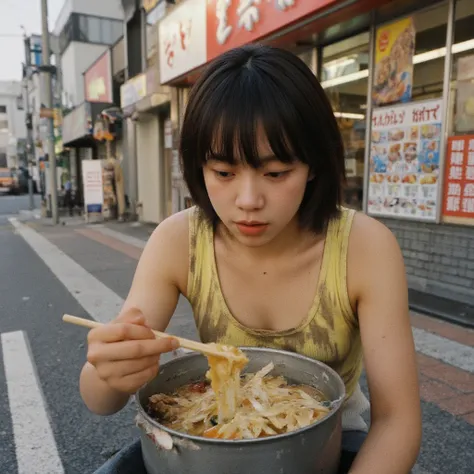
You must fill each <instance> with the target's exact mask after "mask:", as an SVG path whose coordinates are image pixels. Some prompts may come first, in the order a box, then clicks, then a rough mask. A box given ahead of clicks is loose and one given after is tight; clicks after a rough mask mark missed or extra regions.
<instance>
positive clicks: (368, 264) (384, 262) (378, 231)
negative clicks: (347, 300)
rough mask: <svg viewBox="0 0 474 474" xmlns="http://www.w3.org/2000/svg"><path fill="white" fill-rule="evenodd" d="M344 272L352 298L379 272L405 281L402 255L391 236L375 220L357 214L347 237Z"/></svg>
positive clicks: (395, 240) (394, 238)
mask: <svg viewBox="0 0 474 474" xmlns="http://www.w3.org/2000/svg"><path fill="white" fill-rule="evenodd" d="M347 270H348V286H349V289H350V290H352V291H350V292H351V293H352V294H353V295H354V294H359V290H360V287H362V286H364V285H365V283H366V281H372V276H373V275H374V274H380V272H381V271H383V272H391V273H392V277H393V278H402V279H404V277H405V275H404V265H403V255H402V252H401V249H400V246H399V244H398V241H397V239H396V237H395V235H394V234H393V232H392V231H391V230H390V229H389V228H388V227H387V226H386V225H385V224H383V223H382V222H380V221H378V220H377V219H374V218H372V217H370V216H367V215H366V214H363V213H357V214H356V215H355V216H354V221H353V223H352V228H351V233H350V237H349V246H348V266H347Z"/></svg>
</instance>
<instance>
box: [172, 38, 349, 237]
mask: <svg viewBox="0 0 474 474" xmlns="http://www.w3.org/2000/svg"><path fill="white" fill-rule="evenodd" d="M259 127H261V129H262V130H263V131H264V132H265V133H266V137H267V140H268V143H269V145H270V147H271V149H272V152H273V153H274V154H275V156H276V157H277V159H279V160H280V161H282V162H285V163H289V162H292V161H295V160H299V161H301V162H303V163H305V164H307V165H308V166H309V168H310V175H311V177H312V179H311V180H310V181H308V184H307V186H306V190H305V193H304V197H303V201H302V203H301V205H300V208H299V210H298V218H299V223H300V225H301V227H302V228H305V229H308V230H311V231H314V232H321V231H323V230H324V229H325V227H326V225H327V223H328V221H329V220H330V219H331V218H332V217H334V216H336V215H337V214H338V212H339V209H340V206H341V199H342V186H343V184H344V183H345V164H344V145H343V142H342V137H341V133H340V131H339V127H338V124H337V121H336V119H335V117H334V112H333V110H332V108H331V105H330V103H329V100H328V98H327V96H326V93H325V92H324V90H323V88H322V87H321V85H320V83H319V81H318V80H317V78H316V77H315V75H314V74H313V73H312V72H311V70H310V69H309V68H308V67H307V66H306V65H305V64H304V62H303V61H301V60H300V59H299V58H298V57H297V56H295V55H294V54H292V53H290V52H288V51H285V50H282V49H278V48H272V47H268V46H262V45H247V46H243V47H240V48H235V49H232V50H229V51H227V52H225V53H224V54H222V55H221V56H219V57H217V58H216V59H214V60H213V61H212V62H211V63H210V64H209V66H208V67H207V68H206V69H205V71H204V72H203V73H202V74H201V76H200V77H199V79H198V80H197V82H196V84H195V85H194V86H193V88H192V89H191V91H190V94H189V100H188V103H187V106H186V111H185V114H184V118H183V124H182V128H181V136H180V150H179V151H180V157H181V165H182V168H183V176H184V180H185V182H186V185H187V187H188V189H189V191H190V193H191V197H192V199H193V200H194V203H195V204H196V205H197V206H198V207H200V208H201V209H202V210H203V211H204V213H205V215H206V216H207V217H208V218H209V219H210V221H211V222H212V223H213V224H214V225H216V224H217V222H218V221H219V219H218V217H217V215H216V212H215V211H214V208H213V207H212V205H211V202H210V200H209V196H208V194H207V190H206V186H205V183H204V177H203V169H202V168H203V165H204V164H205V162H206V161H207V160H208V159H209V158H210V157H212V156H213V155H219V157H220V159H224V160H225V161H226V162H228V163H230V164H235V163H236V162H239V160H242V161H244V162H245V163H246V164H248V165H249V166H252V167H254V168H258V167H259V166H260V160H259V156H258V152H257V136H256V135H257V130H258V128H259ZM217 144H218V145H217ZM216 146H218V148H219V149H218V150H216V149H215V148H216ZM236 155H237V156H236ZM222 157H223V158H222Z"/></svg>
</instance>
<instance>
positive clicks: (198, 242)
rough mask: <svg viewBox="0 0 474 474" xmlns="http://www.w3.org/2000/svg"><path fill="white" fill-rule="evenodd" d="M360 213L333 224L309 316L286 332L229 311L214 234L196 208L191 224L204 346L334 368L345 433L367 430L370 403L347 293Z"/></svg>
mask: <svg viewBox="0 0 474 474" xmlns="http://www.w3.org/2000/svg"><path fill="white" fill-rule="evenodd" d="M354 214H355V211H353V210H349V209H345V208H343V209H342V211H341V212H340V213H339V215H338V217H337V218H334V219H332V220H331V221H330V222H329V225H328V228H327V234H326V241H325V244H324V251H323V257H322V263H321V270H320V275H319V282H318V285H317V289H316V293H315V296H314V300H313V303H312V305H311V308H310V310H309V313H308V315H307V316H306V318H304V320H303V321H302V322H301V323H300V324H299V326H297V327H295V328H293V329H289V330H285V331H269V330H259V329H251V328H248V327H245V326H244V325H242V324H241V323H240V322H239V321H238V320H237V319H236V318H235V317H234V316H233V315H232V313H231V311H230V310H229V308H228V307H227V304H226V301H225V298H224V296H223V293H222V290H221V286H220V281H219V275H218V271H217V264H216V260H215V253H214V229H213V226H212V224H211V223H210V222H209V221H208V220H207V219H206V218H205V216H204V214H203V213H202V211H200V210H199V209H198V208H196V207H195V208H193V209H192V210H191V212H190V221H189V245H190V248H189V255H190V261H189V275H188V288H187V293H188V295H187V296H188V300H189V302H190V303H191V306H192V309H193V313H194V318H195V322H196V326H197V329H198V332H199V335H200V338H201V340H202V342H217V343H221V344H231V345H234V346H257V347H271V348H276V349H283V350H287V351H292V352H297V353H299V354H302V355H305V356H308V357H311V358H314V359H317V360H319V361H321V362H324V363H325V364H327V365H329V366H330V367H332V368H333V369H334V370H335V371H336V372H337V373H338V374H339V375H340V376H341V378H342V380H343V381H344V383H345V386H346V392H347V396H346V404H345V410H344V412H343V428H344V429H366V424H365V423H364V421H363V420H362V418H361V416H360V415H361V413H362V412H363V411H365V410H366V409H367V408H368V402H367V399H366V398H365V396H364V395H363V394H362V392H361V390H360V387H359V377H360V375H361V371H362V345H361V339H360V332H359V325H358V321H357V317H356V315H355V314H354V312H353V311H352V308H351V305H350V301H349V295H348V292H347V281H346V280H347V275H346V273H347V247H348V243H349V233H350V229H351V225H352V221H353V218H354Z"/></svg>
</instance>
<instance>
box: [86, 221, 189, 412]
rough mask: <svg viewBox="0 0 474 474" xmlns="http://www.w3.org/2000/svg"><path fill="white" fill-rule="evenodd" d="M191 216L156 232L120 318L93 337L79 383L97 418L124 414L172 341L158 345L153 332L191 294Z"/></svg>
mask: <svg viewBox="0 0 474 474" xmlns="http://www.w3.org/2000/svg"><path fill="white" fill-rule="evenodd" d="M188 232H189V225H188V212H183V213H179V214H175V215H173V216H172V217H170V218H169V219H167V220H166V221H164V222H163V223H162V224H160V225H159V226H158V227H157V229H156V230H155V231H154V233H153V235H152V236H151V237H150V239H149V241H148V242H147V244H146V246H145V249H144V251H143V253H142V255H141V257H140V261H139V263H138V266H137V269H136V272H135V276H134V278H133V283H132V286H131V289H130V292H129V294H128V297H127V299H126V301H125V303H124V306H123V308H122V310H121V311H120V314H119V315H118V317H117V318H116V319H114V321H113V322H111V323H110V324H108V325H106V327H104V328H102V329H100V330H99V329H98V330H92V331H90V333H89V338H88V341H89V350H88V355H87V357H88V362H87V363H86V364H85V365H84V368H83V369H82V372H81V377H80V391H81V396H82V398H83V400H84V403H85V404H86V405H87V407H88V408H89V409H90V410H91V411H92V412H94V413H96V414H100V415H109V414H113V413H115V412H117V411H119V410H121V409H122V408H123V407H124V406H125V405H126V403H127V402H128V400H129V397H130V394H131V393H133V392H134V391H135V390H136V389H137V386H140V385H141V384H143V383H144V382H146V381H147V380H149V379H151V378H153V376H154V374H155V372H156V371H157V370H158V360H159V355H160V353H162V352H167V351H169V350H171V349H172V347H173V346H172V343H171V341H170V340H165V339H163V340H155V337H154V335H153V333H152V332H151V331H150V329H149V328H153V329H157V330H159V331H164V330H165V329H166V327H167V326H168V323H169V321H170V319H171V316H172V314H173V312H174V310H175V308H176V304H177V301H178V297H179V294H180V293H183V292H186V284H187V275H188Z"/></svg>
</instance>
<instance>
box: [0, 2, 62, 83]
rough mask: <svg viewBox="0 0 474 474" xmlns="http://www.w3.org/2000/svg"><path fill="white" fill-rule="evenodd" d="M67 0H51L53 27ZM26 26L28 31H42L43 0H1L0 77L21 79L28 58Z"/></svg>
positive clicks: (51, 25)
mask: <svg viewBox="0 0 474 474" xmlns="http://www.w3.org/2000/svg"><path fill="white" fill-rule="evenodd" d="M64 2H65V0H48V19H49V30H50V31H52V30H53V28H54V23H55V21H56V18H57V17H58V15H59V12H60V10H61V7H62V6H63V3H64ZM22 26H23V27H24V28H25V30H26V33H27V35H28V36H29V35H31V34H41V0H0V80H1V81H3V80H21V63H22V62H24V61H25V49H24V45H23V38H22V37H23V30H22V28H21V27H22Z"/></svg>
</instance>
